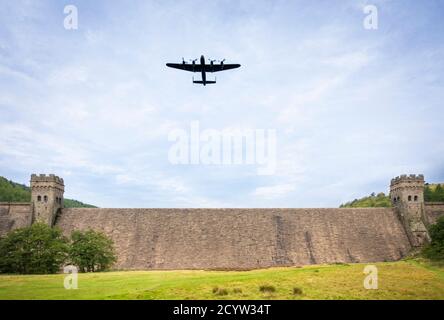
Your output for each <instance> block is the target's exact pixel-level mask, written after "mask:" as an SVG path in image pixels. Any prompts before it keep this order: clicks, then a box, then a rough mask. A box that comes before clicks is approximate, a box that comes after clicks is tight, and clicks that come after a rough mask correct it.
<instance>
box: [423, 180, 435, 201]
mask: <svg viewBox="0 0 444 320" xmlns="http://www.w3.org/2000/svg"><path fill="white" fill-rule="evenodd" d="M432 197H433V191H432V189H430V186H429V185H428V184H427V185H426V186H425V187H424V201H425V202H429V201H432Z"/></svg>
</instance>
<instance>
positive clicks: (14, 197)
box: [0, 176, 95, 208]
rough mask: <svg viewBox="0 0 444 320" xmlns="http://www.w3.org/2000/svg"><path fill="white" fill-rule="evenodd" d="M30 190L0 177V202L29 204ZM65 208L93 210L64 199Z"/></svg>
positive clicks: (83, 204) (75, 201) (86, 205)
mask: <svg viewBox="0 0 444 320" xmlns="http://www.w3.org/2000/svg"><path fill="white" fill-rule="evenodd" d="M30 201H31V189H30V188H29V187H28V186H25V185H23V184H19V183H16V182H13V181H10V180H8V179H6V178H4V177H1V176H0V202H30ZM64 206H65V207H66V208H95V206H93V205H90V204H86V203H83V202H80V201H77V200H72V199H64Z"/></svg>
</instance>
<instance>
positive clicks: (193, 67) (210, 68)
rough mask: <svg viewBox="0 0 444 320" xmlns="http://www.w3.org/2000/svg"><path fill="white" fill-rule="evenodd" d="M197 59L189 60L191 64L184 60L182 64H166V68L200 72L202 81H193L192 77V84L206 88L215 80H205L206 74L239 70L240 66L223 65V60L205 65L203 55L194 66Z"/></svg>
mask: <svg viewBox="0 0 444 320" xmlns="http://www.w3.org/2000/svg"><path fill="white" fill-rule="evenodd" d="M196 61H197V59H194V60H191V63H186V62H185V60H184V59H183V58H182V63H167V64H166V65H167V67H170V68H175V69H180V70H185V71H191V72H201V73H202V81H197V80H194V77H193V83H198V84H203V85H204V86H206V85H207V84H213V83H216V79H214V81H213V80H207V75H206V73H207V72H211V73H213V72H218V71H224V70H230V69H236V68H239V67H240V66H241V65H240V64H224V61H225V59H223V60H222V61H220V64H214V62H215V61H216V60H210V64H205V57H204V56H203V55H201V56H200V64H199V63H198V64H196Z"/></svg>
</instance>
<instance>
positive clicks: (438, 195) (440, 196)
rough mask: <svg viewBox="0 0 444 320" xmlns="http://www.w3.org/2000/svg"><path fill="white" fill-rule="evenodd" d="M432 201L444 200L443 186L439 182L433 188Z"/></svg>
mask: <svg viewBox="0 0 444 320" xmlns="http://www.w3.org/2000/svg"><path fill="white" fill-rule="evenodd" d="M433 201H444V188H443V187H442V186H441V185H440V184H438V185H437V186H436V188H435V192H434V197H433Z"/></svg>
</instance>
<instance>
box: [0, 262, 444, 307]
mask: <svg viewBox="0 0 444 320" xmlns="http://www.w3.org/2000/svg"><path fill="white" fill-rule="evenodd" d="M375 265H376V266H377V268H378V286H379V288H378V289H377V290H367V289H364V287H363V280H364V277H365V274H364V273H363V270H364V266H365V265H364V264H351V265H342V264H338V265H322V266H307V267H300V268H296V267H288V268H272V269H265V270H253V271H126V272H103V273H89V274H79V279H78V285H79V288H78V289H77V290H66V289H64V287H63V279H64V275H62V274H57V275H19V276H16V275H14V276H8V275H2V276H0V299H444V267H442V266H433V265H431V264H429V263H427V262H424V261H420V260H407V261H398V262H384V263H376V264H375ZM261 286H268V287H269V288H268V290H263V291H261V290H260V287H261ZM216 288H217V289H216ZM294 288H298V289H294ZM266 289H267V288H266ZM273 289H274V292H272V291H273ZM299 289H300V290H299ZM294 291H295V292H296V294H295V293H294ZM301 291H302V293H301Z"/></svg>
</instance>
